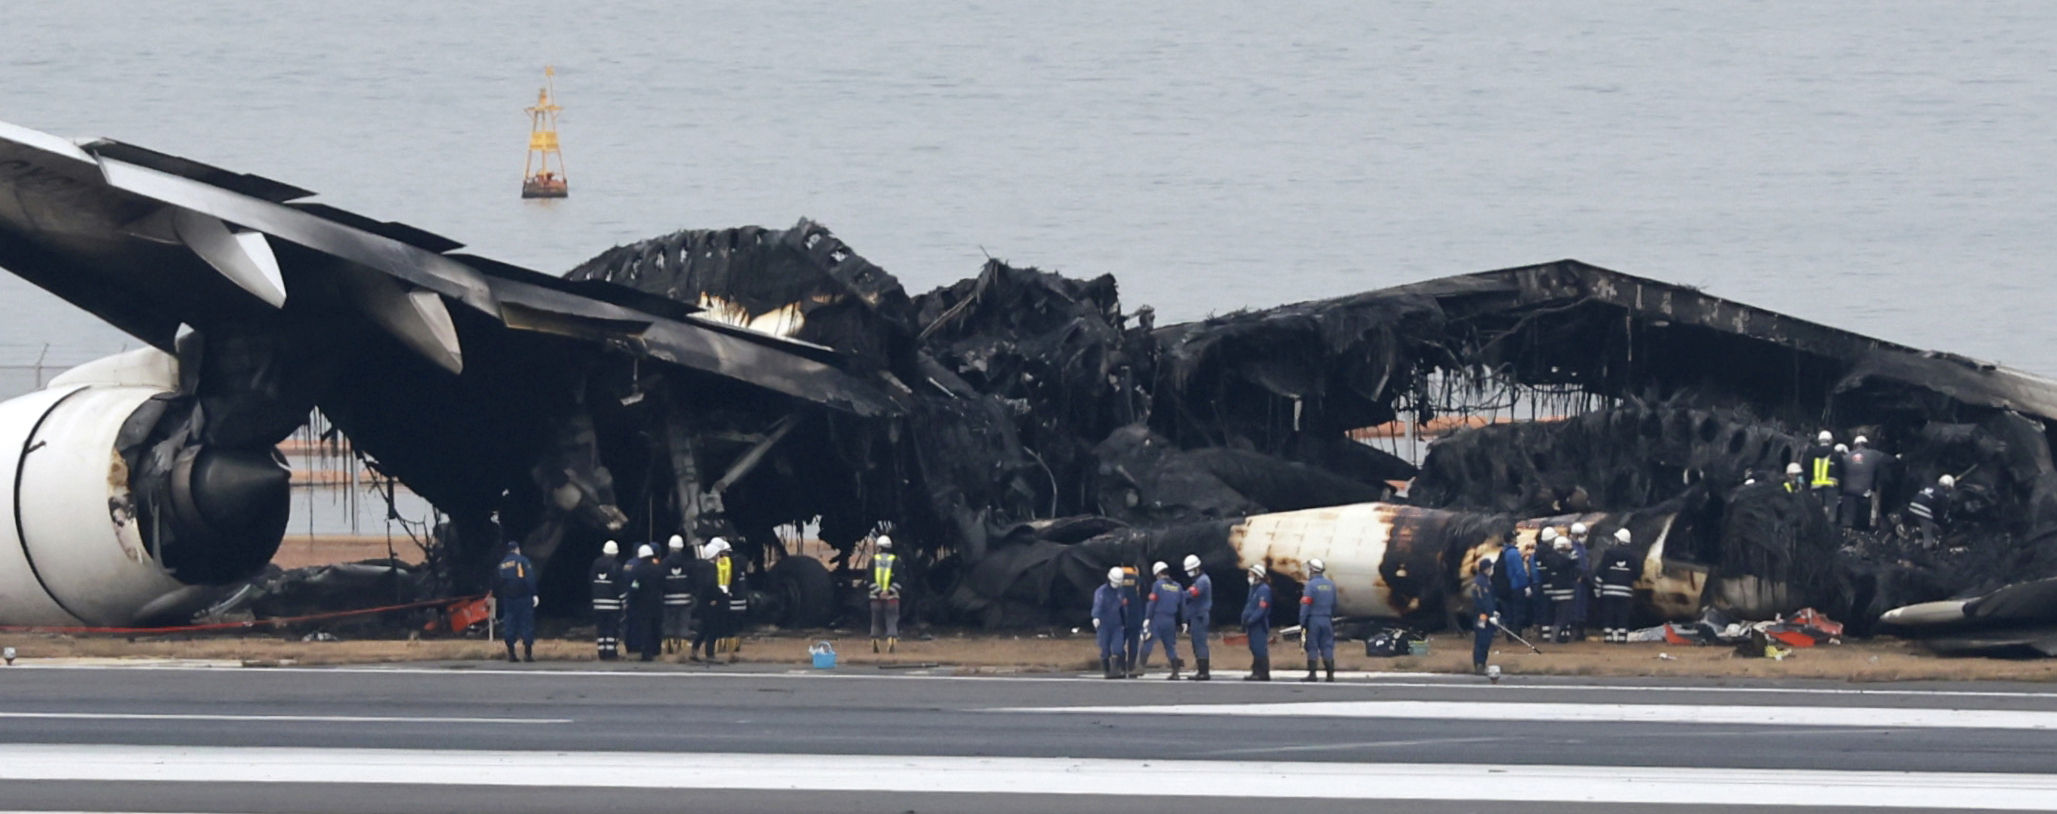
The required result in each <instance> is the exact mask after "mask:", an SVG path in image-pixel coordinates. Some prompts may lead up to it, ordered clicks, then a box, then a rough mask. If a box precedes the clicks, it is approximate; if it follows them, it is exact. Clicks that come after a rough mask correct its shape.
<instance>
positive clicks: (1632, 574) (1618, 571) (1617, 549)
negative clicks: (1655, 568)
mask: <svg viewBox="0 0 2057 814" xmlns="http://www.w3.org/2000/svg"><path fill="white" fill-rule="evenodd" d="M1634 540H1635V536H1634V535H1632V534H1630V533H1629V530H1628V528H1627V527H1626V526H1624V527H1622V528H1619V529H1616V530H1615V531H1614V545H1611V546H1608V547H1607V551H1606V553H1603V554H1601V555H1600V564H1599V567H1598V569H1597V571H1598V576H1599V582H1600V627H1601V629H1602V630H1603V631H1604V632H1605V634H1606V641H1607V642H1608V643H1610V644H1627V643H1628V622H1629V609H1630V607H1631V605H1632V604H1633V603H1634V600H1635V595H1636V581H1637V580H1640V579H1642V578H1643V558H1642V557H1639V556H1637V553H1638V552H1636V551H1635V550H1634V549H1633V548H1631V547H1630V543H1632V542H1633V541H1634Z"/></svg>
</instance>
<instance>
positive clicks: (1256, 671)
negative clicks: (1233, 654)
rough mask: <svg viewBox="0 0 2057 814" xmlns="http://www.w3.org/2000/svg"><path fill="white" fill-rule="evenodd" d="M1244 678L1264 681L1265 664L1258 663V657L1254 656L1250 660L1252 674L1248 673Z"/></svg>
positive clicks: (1245, 679)
mask: <svg viewBox="0 0 2057 814" xmlns="http://www.w3.org/2000/svg"><path fill="white" fill-rule="evenodd" d="M1243 680H1244V681H1263V680H1264V665H1262V664H1258V663H1257V660H1256V659H1254V658H1253V659H1251V660H1250V674H1249V675H1246V676H1243Z"/></svg>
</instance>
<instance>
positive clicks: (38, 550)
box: [0, 349, 291, 626]
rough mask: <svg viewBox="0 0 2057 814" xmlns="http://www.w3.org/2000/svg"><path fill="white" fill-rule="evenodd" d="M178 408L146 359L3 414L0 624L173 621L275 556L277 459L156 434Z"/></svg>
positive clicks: (119, 362) (65, 384)
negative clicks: (160, 424) (159, 427)
mask: <svg viewBox="0 0 2057 814" xmlns="http://www.w3.org/2000/svg"><path fill="white" fill-rule="evenodd" d="M184 398H185V397H184V396H181V395H180V393H179V391H178V373H177V363H176V361H175V360H174V359H173V358H172V357H171V356H169V355H168V354H165V353H163V352H160V351H158V350H155V349H144V350H139V351H131V352H129V353H124V354H120V355H117V356H112V357H108V358H106V359H102V360H99V361H97V362H91V363H88V364H86V365H83V366H81V367H78V368H75V369H73V370H71V371H68V372H66V373H65V374H63V375H61V376H59V377H57V378H56V379H55V380H53V381H52V382H51V383H50V384H49V385H48V386H47V387H45V388H44V389H42V390H38V391H36V392H33V393H30V394H28V395H24V396H20V397H18V398H15V399H12V400H9V401H6V402H4V403H0V624H4V625H50V626H68V625H89V626H126V625H133V624H138V623H144V622H149V621H152V620H160V619H172V618H178V617H179V615H180V614H184V613H190V612H192V611H194V610H196V609H198V608H200V607H202V606H204V605H205V604H206V603H207V602H209V601H210V600H211V599H213V598H215V597H216V596H218V595H219V593H220V588H221V586H223V585H226V584H230V583H233V582H236V581H239V580H241V579H244V578H247V577H249V576H251V575H253V574H255V573H256V572H257V571H258V570H259V569H261V568H263V566H264V565H265V563H267V562H269V561H270V560H271V557H272V555H273V554H275V553H277V551H278V546H279V540H280V539H281V537H282V536H283V535H284V533H285V526H286V520H287V516H288V509H289V505H290V500H291V492H290V488H291V485H290V483H289V473H288V472H287V470H286V466H285V461H284V459H283V458H282V457H281V456H280V455H279V454H278V452H277V451H276V449H275V448H271V447H264V448H261V449H227V448H215V447H210V446H207V445H204V444H201V443H199V442H198V441H196V440H191V439H188V438H184V437H182V436H178V435H176V434H175V435H173V436H172V437H158V436H161V435H163V433H161V432H155V431H156V430H157V429H158V424H159V423H160V421H161V420H162V419H163V418H164V417H165V416H166V415H167V414H171V413H176V412H177V411H178V409H179V405H180V402H181V399H184ZM185 409H193V408H191V407H190V406H187V407H185Z"/></svg>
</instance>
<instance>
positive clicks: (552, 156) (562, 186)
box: [521, 65, 571, 198]
mask: <svg viewBox="0 0 2057 814" xmlns="http://www.w3.org/2000/svg"><path fill="white" fill-rule="evenodd" d="M556 76H557V71H556V69H554V68H552V67H550V66H547V65H546V66H544V67H543V88H542V89H541V90H538V91H536V105H535V106H534V107H531V108H527V110H528V113H529V157H528V161H527V162H526V163H525V164H524V165H523V166H522V171H521V197H523V198H563V197H566V196H569V195H570V194H571V187H570V186H569V185H568V184H566V183H565V178H564V154H563V153H562V152H559V151H558V149H557V112H558V111H560V110H563V109H564V108H561V107H558V106H557V99H556V96H557V94H556V89H557V80H556Z"/></svg>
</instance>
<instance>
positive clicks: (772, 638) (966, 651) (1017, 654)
mask: <svg viewBox="0 0 2057 814" xmlns="http://www.w3.org/2000/svg"><path fill="white" fill-rule="evenodd" d="M821 640H826V641H828V642H830V643H831V644H832V645H833V646H834V647H835V648H836V651H837V654H838V661H839V667H840V668H841V669H844V670H853V669H859V670H880V669H884V670H891V669H898V668H912V667H931V666H933V667H939V668H944V669H954V670H955V671H956V672H959V673H963V674H1021V673H1069V672H1088V671H1096V670H1097V669H1098V659H1097V657H1096V656H1097V654H1096V652H1095V650H1094V645H1093V640H1092V639H1091V638H1090V637H1085V636H1074V637H1067V638H1046V637H1037V636H1032V635H1030V636H1007V635H987V634H957V633H945V634H941V635H938V636H936V637H935V638H932V639H922V638H919V637H918V636H917V637H913V638H906V639H902V640H901V642H900V647H899V652H897V653H893V654H890V655H885V654H880V655H874V654H873V653H872V652H871V649H870V646H869V644H868V643H867V640H866V639H865V638H863V637H861V636H851V635H849V634H848V633H845V632H835V631H822V632H817V633H814V634H806V633H799V632H795V633H782V634H770V635H760V636H755V637H751V638H747V639H745V640H744V643H743V648H742V652H741V654H740V659H739V660H740V661H743V662H748V663H753V664H760V665H789V666H792V667H803V666H806V665H807V664H808V663H809V661H810V657H809V655H808V652H807V650H808V646H809V645H811V644H813V643H814V642H816V641H821ZM0 645H5V646H11V647H14V648H15V649H16V650H17V651H18V654H19V657H20V658H21V659H22V660H24V662H33V661H36V660H42V659H90V660H102V659H117V660H146V659H157V660H161V659H191V660H202V661H212V662H227V663H239V664H245V665H248V666H276V665H292V664H298V665H329V664H369V663H389V662H415V661H465V660H490V659H497V658H499V657H500V655H501V653H502V652H503V651H502V649H501V647H500V645H499V644H498V643H494V642H485V641H481V640H477V639H429V640H414V641H399V640H391V641H374V640H366V641H332V642H303V641H299V640H297V639H288V638H283V637H278V636H258V635H250V636H242V637H225V636H213V637H140V636H139V637H74V636H58V635H47V634H0ZM1181 649H1182V650H1184V648H1183V647H1182V648H1181ZM1213 650H1214V656H1215V663H1216V666H1217V667H1219V668H1220V669H1223V670H1243V669H1247V668H1248V667H1249V665H1250V659H1249V652H1248V650H1246V649H1245V648H1244V646H1243V645H1242V644H1240V643H1238V644H1234V645H1230V644H1227V643H1224V642H1223V641H1221V640H1220V638H1219V637H1217V638H1216V639H1215V640H1214V642H1213ZM1543 651H1544V652H1543V653H1542V654H1541V655H1538V654H1535V653H1530V652H1528V650H1527V649H1526V648H1522V647H1520V646H1519V645H1513V644H1510V643H1508V642H1505V641H1502V642H1500V643H1498V644H1497V645H1496V646H1495V648H1494V654H1493V656H1492V659H1491V661H1492V663H1494V664H1498V665H1500V667H1501V669H1502V670H1503V671H1504V672H1506V673H1507V674H1509V675H1559V676H1616V677H1621V676H1694V677H1748V678H1817V679H1834V680H1844V681H1913V680H1974V679H1977V680H2009V681H2052V680H2057V659H2051V660H2040V661H2006V660H1996V659H1960V658H1939V657H1936V656H1933V655H1929V654H1927V653H1925V652H1923V651H1921V650H1920V649H1919V648H1917V647H1915V646H1914V645H1912V644H1910V643H1907V642H1903V641H1899V640H1893V639H1878V640H1871V641H1853V642H1849V643H1845V644H1841V645H1823V646H1819V647H1813V648H1803V649H1798V650H1795V651H1794V652H1793V654H1792V655H1791V656H1790V657H1788V658H1786V659H1784V660H1783V661H1773V660H1770V659H1752V658H1741V657H1737V656H1734V655H1732V654H1731V651H1730V649H1729V648H1726V647H1693V646H1673V645H1663V644H1629V645H1607V644H1601V643H1598V642H1585V643H1579V644H1570V645H1545V646H1544V647H1543ZM1188 652H1189V651H1188ZM1272 655H1273V662H1272V663H1273V675H1274V678H1288V679H1289V678H1294V677H1297V676H1298V675H1299V673H1297V672H1295V671H1297V670H1303V669H1305V668H1304V661H1303V660H1302V657H1301V655H1300V651H1299V645H1298V644H1297V643H1295V642H1274V643H1273V644H1272ZM536 656H537V658H538V659H539V660H546V661H591V660H593V645H592V642H591V641H589V640H584V639H576V640H574V639H545V640H542V641H539V642H537V644H536ZM1337 656H1338V658H1337V663H1336V667H1337V669H1338V670H1343V671H1378V672H1398V673H1405V672H1436V673H1463V672H1468V671H1469V670H1470V661H1471V645H1470V641H1469V639H1468V638H1465V637H1459V636H1451V635H1440V636H1436V637H1434V638H1433V639H1431V641H1430V648H1429V653H1428V654H1426V655H1422V656H1405V657H1399V658H1372V657H1367V656H1365V655H1364V645H1363V643H1361V642H1339V643H1338V647H1337ZM663 658H664V660H665V661H672V662H678V661H683V660H684V659H683V657H682V656H676V655H667V656H664V657H663ZM1152 666H1153V668H1155V669H1153V675H1154V674H1161V673H1162V671H1163V669H1162V668H1163V662H1162V658H1161V654H1160V657H1159V659H1157V660H1155V661H1153V664H1152ZM1190 666H1191V665H1190V664H1189V665H1188V668H1189V669H1190Z"/></svg>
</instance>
